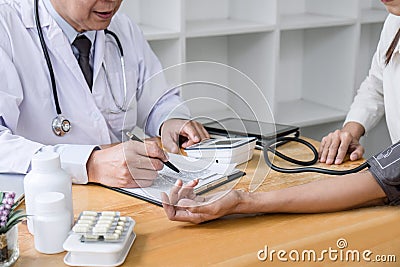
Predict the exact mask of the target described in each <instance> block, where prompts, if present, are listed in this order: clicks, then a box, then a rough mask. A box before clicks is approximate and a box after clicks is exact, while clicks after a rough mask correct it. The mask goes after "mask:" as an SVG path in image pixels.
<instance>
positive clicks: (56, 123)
mask: <svg viewBox="0 0 400 267" xmlns="http://www.w3.org/2000/svg"><path fill="white" fill-rule="evenodd" d="M34 5H35V6H34V13H35V22H36V28H37V31H38V35H39V40H40V45H41V47H42V51H43V55H44V58H45V60H46V64H47V68H48V71H49V75H50V80H51V88H52V91H53V99H54V104H55V107H56V112H57V116H56V117H55V118H54V119H53V121H52V129H53V132H54V133H55V135H57V136H63V135H64V134H65V133H67V132H69V130H70V129H71V123H70V121H69V120H68V119H66V118H65V117H64V116H63V115H62V111H61V107H60V103H59V100H58V93H57V84H56V79H55V75H54V69H53V65H52V63H51V59H50V56H49V51H48V49H47V45H46V42H45V40H44V36H43V31H42V26H41V23H40V18H39V0H35V2H34ZM104 33H105V34H110V35H111V36H112V37H113V38H114V40H115V41H116V43H117V46H118V49H119V53H120V60H121V68H122V76H123V77H122V78H123V89H124V101H123V103H122V106H121V105H119V104H118V103H117V102H116V99H115V97H114V94H113V92H112V89H111V87H110V91H111V94H112V97H113V99H114V103H115V105H116V106H117V108H118V109H119V111H120V112H126V111H127V110H128V109H127V107H125V106H126V101H127V100H126V96H127V84H126V74H125V61H124V50H123V48H122V44H121V42H120V40H119V38H118V36H117V35H116V34H115V33H114V32H112V31H110V30H108V29H105V30H104ZM105 71H106V70H105ZM106 72H107V71H106ZM106 76H107V73H106ZM109 86H110V84H109ZM113 113H117V112H113ZM63 126H64V127H63Z"/></svg>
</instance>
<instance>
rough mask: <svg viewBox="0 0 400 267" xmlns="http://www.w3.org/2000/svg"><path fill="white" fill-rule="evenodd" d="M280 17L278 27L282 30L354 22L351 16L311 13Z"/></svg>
mask: <svg viewBox="0 0 400 267" xmlns="http://www.w3.org/2000/svg"><path fill="white" fill-rule="evenodd" d="M280 19H281V26H280V28H281V29H282V30H295V29H307V28H319V27H332V26H343V25H351V24H354V23H355V22H356V20H355V19H353V18H345V17H335V16H326V15H319V14H313V13H300V14H291V15H281V17H280Z"/></svg>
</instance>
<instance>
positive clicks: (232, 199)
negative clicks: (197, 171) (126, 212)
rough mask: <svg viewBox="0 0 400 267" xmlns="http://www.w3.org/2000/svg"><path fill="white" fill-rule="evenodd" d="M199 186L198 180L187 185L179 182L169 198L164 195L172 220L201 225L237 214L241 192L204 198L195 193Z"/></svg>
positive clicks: (166, 208) (165, 207)
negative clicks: (194, 189) (194, 190)
mask: <svg viewBox="0 0 400 267" xmlns="http://www.w3.org/2000/svg"><path fill="white" fill-rule="evenodd" d="M197 184H198V180H194V181H192V182H190V183H188V184H186V185H183V184H182V181H181V180H178V181H177V183H176V184H175V185H174V187H173V188H172V189H171V193H170V195H169V197H168V195H167V194H165V193H162V200H163V207H164V211H165V213H166V214H167V217H168V218H169V219H170V220H172V221H185V222H192V223H201V222H204V221H209V220H213V219H217V218H220V217H222V216H225V215H228V214H233V213H235V210H236V207H237V204H238V203H240V199H241V195H240V193H241V192H240V191H237V190H231V191H226V192H219V193H217V194H214V195H212V196H209V197H202V196H197V195H196V194H195V193H194V192H193V188H194V187H195V186H196V185H197Z"/></svg>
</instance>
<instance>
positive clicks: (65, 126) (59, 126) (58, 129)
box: [52, 114, 71, 136]
mask: <svg viewBox="0 0 400 267" xmlns="http://www.w3.org/2000/svg"><path fill="white" fill-rule="evenodd" d="M52 127H53V132H54V133H55V134H56V135H57V136H63V135H64V134H66V133H68V132H69V130H71V123H70V122H69V120H67V119H66V118H65V117H64V116H63V115H61V114H60V115H57V117H55V118H54V119H53V122H52Z"/></svg>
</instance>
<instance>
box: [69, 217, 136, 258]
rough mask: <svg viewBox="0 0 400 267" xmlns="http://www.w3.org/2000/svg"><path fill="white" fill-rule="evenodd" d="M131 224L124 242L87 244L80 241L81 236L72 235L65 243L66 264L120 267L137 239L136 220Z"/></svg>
mask: <svg viewBox="0 0 400 267" xmlns="http://www.w3.org/2000/svg"><path fill="white" fill-rule="evenodd" d="M132 221H133V222H132V223H131V225H130V227H129V230H128V233H130V235H129V234H128V235H127V236H126V238H125V239H124V240H123V241H122V242H93V243H91V242H87V243H82V242H81V241H80V237H81V235H79V234H71V235H69V236H68V238H67V240H66V241H65V242H64V249H65V250H66V251H68V253H67V254H66V255H65V257H64V263H65V264H67V265H70V266H119V265H121V264H122V263H123V262H124V261H125V259H126V256H127V255H128V253H129V250H130V248H131V247H132V244H133V242H134V241H135V239H136V234H135V233H134V232H133V227H134V225H135V222H134V220H132Z"/></svg>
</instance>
